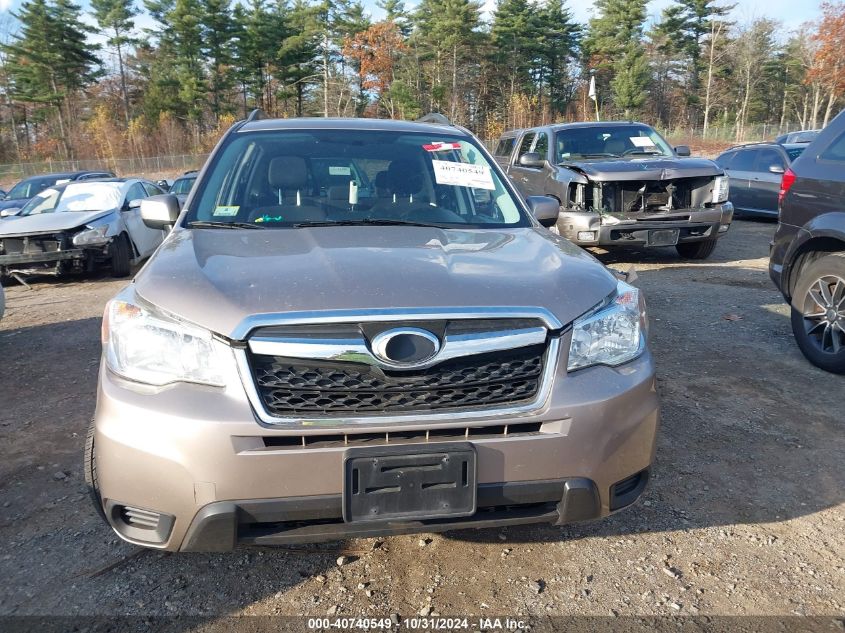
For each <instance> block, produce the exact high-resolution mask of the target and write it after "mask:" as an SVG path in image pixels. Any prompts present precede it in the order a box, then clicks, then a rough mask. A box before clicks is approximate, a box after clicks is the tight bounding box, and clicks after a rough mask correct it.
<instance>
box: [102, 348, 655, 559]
mask: <svg viewBox="0 0 845 633" xmlns="http://www.w3.org/2000/svg"><path fill="white" fill-rule="evenodd" d="M564 347H565V348H567V349H568V342H567V343H566V344H565V345H564ZM562 364H563V366H564V367H565V362H563V363H562ZM506 423H507V424H510V425H511V428H516V427H514V426H513V425H516V426H517V427H519V428H522V426H521V425H526V424H532V425H535V426H536V431H535V432H527V433H515V432H511V433H501V432H500V433H498V434H495V435H492V436H485V435H483V434H482V435H480V436H479V437H478V439H474V438H473V435H472V434H470V432H469V431H466V434H465V435H464V430H465V429H472V427H484V428H489V426H490V424H491V423H490V421H489V420H486V421H485V420H479V421H476V422H473V421H472V420H460V421H455V420H452V421H442V422H437V423H434V422H428V423H425V424H423V423H413V422H411V423H407V424H403V425H402V426H401V428H399V429H397V426H396V425H393V426H385V425H379V423H377V422H374V423H373V424H372V425H370V426H367V428H363V429H362V428H361V427H360V425H357V426H355V428H351V427H343V425H338V424H337V423H335V425H334V426H330V427H326V428H321V427H320V426H318V425H315V426H311V427H300V428H297V429H284V428H278V427H275V428H268V427H267V426H264V425H262V424H260V423H259V422H258V421H257V419H256V417H255V414H254V412H253V411H252V409H251V408H250V405H249V402H248V400H247V398H246V396H245V394H244V390H243V386H242V385H241V384H240V382H239V380H238V379H237V377H233V380H232V383H231V385H230V386H229V387H227V388H225V389H222V390H221V389H215V388H210V387H202V386H198V385H189V384H176V385H172V386H169V387H166V388H162V389H153V388H143V387H140V386H138V385H133V384H131V383H127V382H126V381H124V380H122V379H121V378H119V377H117V376H115V375H113V374H112V373H111V372H109V371H108V370H107V369H105V368H104V367H103V368H101V372H100V385H99V392H98V402H97V411H96V415H95V428H96V431H95V451H96V459H97V474H98V480H99V485H100V493H101V495H102V497H103V502H104V505H105V507H106V511H107V512H106V513H107V516H108V518H109V522H110V523H111V525H112V527H113V528H114V529H115V531H116V532H117V533H118V535H120V536H121V537H122V538H124V539H126V540H128V541H130V542H134V543H137V544H140V545H145V546H148V547H154V548H159V549H165V550H171V551H176V550H180V549H181V550H192V551H198V550H203V551H207V550H228V549H231V548H233V547H234V546H236V545H237V544H239V543H262V544H270V543H291V542H314V541H320V540H336V539H339V538H344V537H349V536H352V537H356V536H374V535H382V534H405V533H410V532H419V531H424V532H428V531H443V530H448V529H457V528H466V527H490V526H493V525H509V524H516V523H529V522H550V523H564V522H570V521H575V520H584V519H594V518H600V517H603V516H606V515H608V514H610V513H611V512H613V511H615V510H617V509H620V508H621V507H623V506H624V505H628V504H630V503H631V502H633V501H634V500H635V499H636V498H637V497H638V496H639V494H640V493H641V492H642V490H643V488H644V486H645V481H646V479H647V471H648V469H649V467H650V465H651V463H652V461H653V457H654V447H655V434H656V431H657V426H658V398H657V394H656V391H655V384H654V367H653V362H652V358H651V356H650V354H649V352H648V351H646V352H645V353H644V354H643V356H641V357H640V358H638V359H636V360H634V361H632V362H631V363H628V364H626V365H623V366H621V367H617V368H609V367H601V366H598V367H592V368H588V369H583V370H580V371H577V372H573V373H571V374H567V373H566V371H565V370H558V375H557V376H556V377H555V381H554V388H553V390H552V393H551V394H550V396H549V399H548V401H547V403H546V406H545V407H544V408H543V409H542V410H540V411H539V412H537V413H534V414H532V415H530V416H528V415H526V416H523V417H518V418H515V419H512V420H500V421H499V422H498V424H501V425H504V424H506ZM456 428H457V432H459V433H460V434H461V436H462V437H461V439H462V440H465V441H468V442H471V443H472V444H473V446H474V448H475V451H476V455H477V481H478V503H477V506H478V511H477V512H476V513H475V514H474V515H472V516H470V517H462V518H458V519H454V520H449V521H408V522H395V521H394V522H390V523H382V524H366V525H364V524H358V523H345V522H343V520H342V518H341V517H342V513H341V497H342V492H343V478H344V476H343V458H344V453H345V451H346V449H347V448H348V447H349V446H352V445H361V443H369V444H368V445H384V444H385V441H383V438H382V439H381V440H380V439H379V437H377V435H378V434H379V433H381V434H384V433H385V432H386V431H389V432H390V433H396V432H397V431H401V432H402V433H404V434H406V435H407V436H409V437H410V436H413V435H414V431H418V430H422V434H423V438H424V439H410V440H407V442H410V443H412V444H413V443H420V444H422V445H425V446H430V443H431V442H434V441H438V439H437V437H438V433H440V434H442V435H445V436H448V439H450V440H454V439H455V433H451V431H452V430H455V429H456ZM473 430H474V429H473ZM450 433H451V435H450ZM416 436H417V437H419V436H420V433H417V434H416ZM301 438H306V439H304V440H302V441H300V439H301ZM338 438H341V439H338ZM394 441H397V440H394ZM398 441H402V440H401V439H400V440H398ZM380 442H381V443H380ZM644 473H645V474H644ZM635 476H639V477H640V479H638V480H637V481H638V482H641V483H637V485H631V484H630V482H631V481H632V477H635ZM620 482H628V485H627V486H626V487H625V489H626V490H627V491H628V492H627V495H628V496H627V497H625V499H624V501H623V502H622V503H620V501H619V499H618V497H619V495H618V494H616V493H614V486H615V485H618V484H620ZM631 491H633V492H631ZM127 506H128V507H129V511H128V512H129V515H134V516H137V515H138V514H139V513H140V514H141V515H143V513H145V512H146V513H152V514H153V515H158V516H159V517H160V523H159V526H161V525H166V530H162V529H158V530H157V531H155V530H154V531H148V532H146V533H144V532H142V531H139V530H137V529H134V528H133V526H131V525H128V524H127V523H126V521H125V517H126V515H127V511H126V510H125V508H126V507H127ZM142 518H143V516H142ZM162 522H163V523H162ZM136 527H137V526H136ZM130 528H133V529H130Z"/></svg>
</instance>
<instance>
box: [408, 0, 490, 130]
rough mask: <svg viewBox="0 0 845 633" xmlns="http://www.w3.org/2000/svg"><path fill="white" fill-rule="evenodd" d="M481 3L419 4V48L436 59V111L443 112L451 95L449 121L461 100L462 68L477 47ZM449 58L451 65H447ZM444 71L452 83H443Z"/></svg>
mask: <svg viewBox="0 0 845 633" xmlns="http://www.w3.org/2000/svg"><path fill="white" fill-rule="evenodd" d="M480 13H481V4H480V3H478V2H475V1H474V0H422V1H421V2H420V3H419V5H417V11H416V13H415V16H414V17H415V21H416V26H417V30H418V32H417V33H416V34H415V35H416V36H417V41H418V43H417V45H418V46H419V48H420V49H422V50H423V51H425V53H426V54H427V55H428V56H431V57H433V58H434V72H433V77H432V86H431V102H432V106H433V107H434V109H437V110H442V109H443V104H444V102H445V100H446V96H447V93H448V97H449V118H450V119H452V120H456V119H457V116H458V114H459V113H458V104H459V102H460V101H461V98H460V96H461V95H460V94H459V90H458V75H459V73H460V71H459V70H458V68H459V65H461V66H463V65H464V62H467V66H469V65H470V63H471V62H469V59H470V58H471V57H473V51H474V50H475V49H476V45H477V35H478V34H477V32H476V29H478V27H479V25H480ZM447 56H448V62H449V63H448V65H447V63H446V61H447V59H446V58H447ZM444 70H448V72H449V83H448V86H447V84H446V83H445V82H444V81H443V79H444V74H443V73H444Z"/></svg>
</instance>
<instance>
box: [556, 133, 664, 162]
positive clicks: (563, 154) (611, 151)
mask: <svg viewBox="0 0 845 633" xmlns="http://www.w3.org/2000/svg"><path fill="white" fill-rule="evenodd" d="M673 155H674V153H673V151H672V148H671V147H670V146H669V144H668V143H667V142H666V141H664V140H663V137H661V136H660V134H658V133H657V132H655V131H654V130H653V129H652V128H650V127H649V126H647V125H642V124H631V125H590V126H588V127H574V128H569V129H565V130H560V131H559V132H557V133H556V134H555V162H557V163H564V162H567V161H571V160H581V159H584V158H619V157H621V156H673Z"/></svg>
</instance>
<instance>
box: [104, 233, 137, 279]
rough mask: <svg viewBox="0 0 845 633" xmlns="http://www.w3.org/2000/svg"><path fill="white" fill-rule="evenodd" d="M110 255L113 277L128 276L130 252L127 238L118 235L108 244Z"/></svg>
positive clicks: (130, 266)
mask: <svg viewBox="0 0 845 633" xmlns="http://www.w3.org/2000/svg"><path fill="white" fill-rule="evenodd" d="M109 254H110V255H111V270H112V275H114V276H115V277H128V276H129V273H130V272H132V261H131V260H132V254H131V252H130V246H129V240H128V239H126V236H125V235H118V236H117V237H116V238H114V240H112V243H111V246H109Z"/></svg>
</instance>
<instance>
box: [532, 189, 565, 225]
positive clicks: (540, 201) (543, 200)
mask: <svg viewBox="0 0 845 633" xmlns="http://www.w3.org/2000/svg"><path fill="white" fill-rule="evenodd" d="M525 202H527V203H528V208H529V209H530V210H531V215H533V216H534V217H535V218H536V219H537V221H538V222H539V223H540V224H542V225H543V226H545V227H547V228H548V227H550V226H554V225H555V224H557V216H558V214H559V213H560V202H558V201H557V200H555V199H554V198H552V197H551V196H528V197H527V198H526V199H525Z"/></svg>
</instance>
